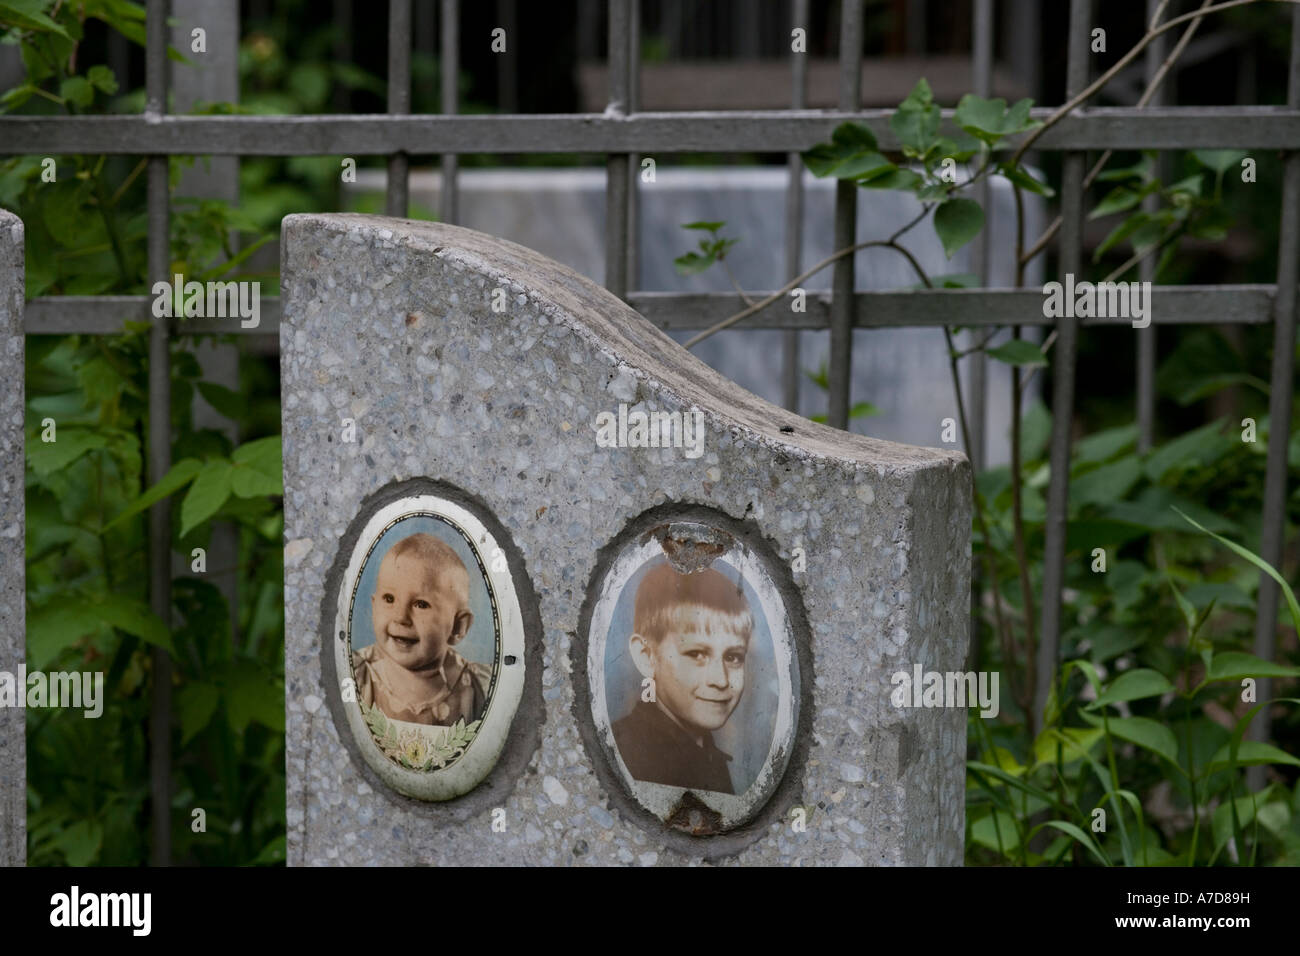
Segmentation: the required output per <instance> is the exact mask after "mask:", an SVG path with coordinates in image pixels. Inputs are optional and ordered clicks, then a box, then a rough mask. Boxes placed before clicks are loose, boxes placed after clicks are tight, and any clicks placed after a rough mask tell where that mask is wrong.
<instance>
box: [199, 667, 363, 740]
mask: <svg viewBox="0 0 1300 956" xmlns="http://www.w3.org/2000/svg"><path fill="white" fill-rule="evenodd" d="M223 684H224V688H223V690H224V693H223V694H222V698H223V700H224V701H225V704H226V719H227V721H229V723H230V728H231V730H233V731H235V733H243V732H244V730H245V729H246V728H247V727H248V725H249V724H250V723H253V722H256V723H259V724H261V725H262V726H264V727H267V728H268V729H270V730H274V731H278V732H283V731H284V687H283V686H281V685H280V684H279V683H277V682H276V681H275V680H274V679H273V678H272V677H271V676H270V675H269V674H268V673H267V672H266V670H265V669H264V668H263V667H262V665H261V664H259V663H258V662H257V661H251V660H240V661H236V662H235V663H234V665H233V666H232V667H231V668H230V670H228V671H227V672H226V674H225V676H224V679H223ZM377 709H378V708H376V710H377ZM385 729H387V728H386V727H385Z"/></svg>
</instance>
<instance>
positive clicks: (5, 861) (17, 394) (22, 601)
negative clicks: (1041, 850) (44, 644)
mask: <svg viewBox="0 0 1300 956" xmlns="http://www.w3.org/2000/svg"><path fill="white" fill-rule="evenodd" d="M23 301H24V289H23V224H22V220H20V219H19V218H18V217H17V216H15V215H13V214H12V213H8V212H4V211H0V570H2V571H3V573H2V574H0V672H5V673H7V674H11V675H19V674H21V673H22V672H23V663H24V654H25V652H26V646H27V642H26V639H25V635H26V625H25V619H26V618H25V611H26V589H25V585H24V582H25V580H26V576H25V573H24V567H25V555H24V548H25V546H26V539H25V537H24V535H23V507H24V505H23V498H24V472H23V468H24V458H23V451H24V449H23V405H24V402H23V379H24V368H23ZM18 692H19V693H21V692H22V691H21V690H19V691H18ZM23 713H24V711H23V709H22V708H21V707H0V866H22V865H23V864H24V863H25V862H26V860H27V833H26V823H27V741H26V737H25V729H24V721H23Z"/></svg>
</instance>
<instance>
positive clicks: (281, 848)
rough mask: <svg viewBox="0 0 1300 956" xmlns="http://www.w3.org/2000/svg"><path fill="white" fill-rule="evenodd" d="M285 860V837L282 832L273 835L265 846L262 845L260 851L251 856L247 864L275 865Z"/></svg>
mask: <svg viewBox="0 0 1300 956" xmlns="http://www.w3.org/2000/svg"><path fill="white" fill-rule="evenodd" d="M284 861H285V839H284V834H283V833H282V834H280V835H279V836H277V837H274V838H273V839H272V840H271V841H270V842H269V843H267V845H266V846H264V847H262V849H261V852H259V853H258V854H257V856H256V857H254V858H253V860H252V862H251V863H249V866H276V865H277V864H281V863H283V862H284Z"/></svg>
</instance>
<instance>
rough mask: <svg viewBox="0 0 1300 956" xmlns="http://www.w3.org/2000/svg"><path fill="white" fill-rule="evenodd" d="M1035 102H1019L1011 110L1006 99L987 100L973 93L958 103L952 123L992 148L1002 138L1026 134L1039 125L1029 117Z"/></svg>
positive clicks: (1039, 124) (1026, 100)
mask: <svg viewBox="0 0 1300 956" xmlns="http://www.w3.org/2000/svg"><path fill="white" fill-rule="evenodd" d="M1031 106H1033V100H1028V99H1025V100H1020V101H1019V102H1017V103H1016V104H1015V105H1014V106H1012V107H1011V108H1010V109H1007V101H1006V100H1003V99H996V100H986V99H984V98H982V97H979V96H976V95H974V94H973V93H967V94H966V95H965V96H963V97H962V98H961V101H960V102H959V103H958V104H957V109H956V111H955V112H954V113H953V120H954V121H955V122H956V123H957V125H958V126H960V127H961V128H962V129H964V130H965V131H966V132H968V133H970V134H971V135H972V136H974V137H976V138H977V139H981V140H983V141H984V142H986V143H988V144H990V145H992V144H994V143H996V142H997V141H998V140H999V139H1001V138H1002V137H1003V136H1010V135H1011V134H1013V133H1023V132H1026V131H1027V130H1031V129H1033V128H1034V127H1036V126H1041V125H1042V124H1041V123H1039V122H1038V121H1037V120H1032V119H1030V118H1029V109H1030V107H1031Z"/></svg>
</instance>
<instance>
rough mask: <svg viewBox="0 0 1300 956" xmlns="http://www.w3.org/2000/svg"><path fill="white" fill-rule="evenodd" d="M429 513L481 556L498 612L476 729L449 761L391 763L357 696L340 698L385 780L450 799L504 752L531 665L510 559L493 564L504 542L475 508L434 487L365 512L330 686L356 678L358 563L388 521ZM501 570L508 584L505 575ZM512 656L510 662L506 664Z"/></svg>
mask: <svg viewBox="0 0 1300 956" xmlns="http://www.w3.org/2000/svg"><path fill="white" fill-rule="evenodd" d="M420 515H427V516H430V517H437V518H442V519H444V520H446V521H449V522H450V523H451V524H452V525H454V526H455V527H456V528H457V529H458V530H459V531H460V532H461V533H462V534H463V535H464V537H465V539H466V541H467V543H468V544H469V546H470V548H472V549H473V550H474V551H475V552H476V554H477V556H478V559H479V563H480V566H481V567H482V569H483V580H484V581H485V582H486V584H487V587H488V590H489V591H490V592H491V593H490V595H489V596H490V598H491V600H492V601H493V603H494V604H495V605H496V608H497V614H498V628H499V632H498V635H497V636H498V641H497V661H496V669H497V680H496V686H495V687H494V688H493V689H492V694H491V695H490V696H489V698H488V700H487V704H486V710H485V711H484V713H483V717H482V721H483V722H482V723H481V724H480V725H479V730H478V733H477V735H476V736H475V737H474V739H473V740H472V741H470V744H469V746H468V747H467V748H466V749H465V752H464V753H463V754H461V755H460V756H459V757H457V758H456V759H455V760H454V761H453V762H452V763H451V764H449V765H448V766H446V767H443V768H440V769H438V770H429V771H420V770H409V769H407V768H406V767H403V766H401V765H399V764H397V763H394V762H393V761H392V760H390V759H389V758H388V756H387V755H385V754H384V752H383V751H382V750H381V749H380V748H379V744H378V743H376V742H375V739H374V737H373V735H372V734H371V733H370V728H369V727H367V726H366V721H365V717H364V716H362V713H361V706H360V704H359V703H357V702H355V701H352V702H349V701H346V700H343V701H342V705H343V709H344V712H345V713H346V715H347V723H348V729H349V730H351V732H352V737H353V740H355V741H356V744H357V747H358V749H359V750H360V751H361V756H362V757H363V758H364V759H365V761H366V763H367V764H368V765H369V766H370V768H371V769H372V770H374V771H375V773H377V774H378V775H379V777H380V779H382V780H383V781H384V782H385V783H386V784H388V785H389V786H390V787H392V788H393V789H394V790H396V791H398V792H399V793H403V794H406V795H407V796H409V797H415V798H416V799H419V800H431V801H433V800H437V801H441V800H451V799H454V798H455V797H459V796H463V795H464V794H466V793H469V791H471V790H473V789H474V788H475V787H476V786H478V785H479V783H481V782H482V781H483V778H484V777H486V776H487V775H488V774H489V773H490V772H491V771H492V768H493V767H494V766H496V762H497V759H498V758H499V757H500V756H501V751H502V750H503V749H504V748H505V745H506V738H507V736H508V735H509V733H510V725H511V723H512V722H513V720H514V716H515V713H516V712H517V711H518V709H519V702H520V700H521V699H522V698H523V693H524V674H525V668H526V666H527V663H526V658H525V656H524V624H523V615H522V613H521V611H520V606H519V594H518V590H517V589H516V587H515V582H514V579H513V577H512V576H511V573H510V570H509V567H507V568H506V570H505V571H493V570H492V560H493V556H494V555H495V556H502V555H504V553H505V552H504V550H503V549H501V545H500V542H498V541H497V539H496V537H495V536H494V535H493V534H492V533H491V532H490V531H488V529H487V528H486V527H485V526H484V525H483V522H482V521H480V520H479V519H478V518H477V517H476V516H475V515H474V514H473V513H472V512H471V511H469V510H467V509H466V508H465V507H464V506H462V505H459V504H457V503H455V502H454V501H451V500H449V499H447V498H443V497H440V496H438V495H432V494H419V495H410V496H407V497H404V498H399V499H398V500H396V501H393V502H390V503H389V504H386V505H384V506H383V507H382V508H380V509H379V510H378V511H376V512H375V513H374V514H373V515H371V516H370V518H369V519H367V521H366V523H365V526H364V527H363V528H362V529H361V533H360V535H358V537H357V541H356V544H355V545H354V546H353V549H352V553H351V554H350V555H349V556H348V563H347V567H346V569H345V570H344V572H343V580H342V582H341V584H340V586H339V592H338V596H337V603H336V611H335V617H334V631H333V633H334V634H335V635H336V636H337V635H339V634H340V633H341V634H343V635H344V637H343V639H337V640H334V641H333V644H334V673H335V675H336V677H337V679H338V681H339V683H340V686H339V687H338V688H333V689H332V691H331V692H333V693H339V694H340V695H341V693H342V681H344V680H346V679H355V675H354V673H353V670H352V660H351V651H352V622H351V620H350V618H351V608H352V600H353V595H354V594H355V592H356V589H357V585H358V583H359V581H360V578H361V570H362V567H363V565H364V564H365V561H366V558H367V557H368V556H369V555H370V553H371V551H372V550H373V548H374V545H375V543H376V542H377V541H378V540H379V538H380V537H382V536H383V534H384V532H385V531H386V530H388V528H389V527H390V526H392V525H393V524H395V523H397V522H398V521H400V520H402V519H403V518H407V517H417V516H420ZM501 578H504V584H503V583H502V581H501V580H500V579H501ZM507 657H514V663H513V664H506V662H505V661H506V658H507Z"/></svg>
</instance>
